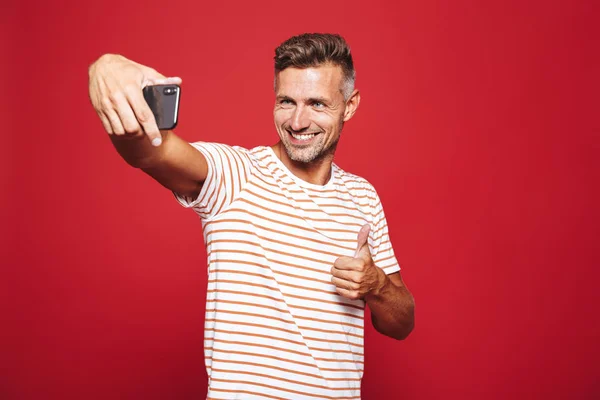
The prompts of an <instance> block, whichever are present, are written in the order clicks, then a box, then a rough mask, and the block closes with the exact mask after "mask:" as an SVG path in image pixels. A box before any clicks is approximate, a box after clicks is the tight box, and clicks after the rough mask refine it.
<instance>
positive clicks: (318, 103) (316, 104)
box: [313, 101, 325, 108]
mask: <svg viewBox="0 0 600 400" xmlns="http://www.w3.org/2000/svg"><path fill="white" fill-rule="evenodd" d="M313 107H315V108H323V107H325V104H323V103H321V102H320V101H315V102H314V103H313Z"/></svg>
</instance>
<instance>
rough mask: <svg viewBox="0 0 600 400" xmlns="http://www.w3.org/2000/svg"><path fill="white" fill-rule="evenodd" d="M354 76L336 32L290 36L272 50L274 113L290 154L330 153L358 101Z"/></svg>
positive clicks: (308, 157) (304, 158) (305, 158)
mask: <svg viewBox="0 0 600 400" xmlns="http://www.w3.org/2000/svg"><path fill="white" fill-rule="evenodd" d="M354 80H355V72H354V66H353V62H352V56H351V54H350V48H349V47H348V45H347V43H346V41H345V40H344V39H343V38H342V37H341V36H339V35H332V34H303V35H299V36H294V37H292V38H290V39H288V40H286V41H285V42H283V43H282V44H281V45H280V46H279V47H278V48H277V49H276V50H275V96H276V102H275V109H274V118H275V125H276V127H277V130H278V132H279V136H280V138H281V141H282V143H283V144H284V146H285V149H286V152H287V155H288V157H289V158H290V159H292V160H294V161H298V162H305V163H309V162H312V161H315V160H319V159H322V158H324V157H326V156H328V155H330V156H331V157H333V153H334V151H335V148H336V145H337V142H338V140H339V136H340V133H341V131H342V127H343V125H344V122H345V121H348V120H349V119H350V118H352V115H353V114H354V112H355V111H356V108H357V107H358V103H359V101H360V95H359V93H358V91H356V90H354Z"/></svg>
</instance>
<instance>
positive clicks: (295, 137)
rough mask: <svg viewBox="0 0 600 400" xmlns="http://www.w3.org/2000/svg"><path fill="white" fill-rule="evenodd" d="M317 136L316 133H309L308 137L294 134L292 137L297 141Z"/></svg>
mask: <svg viewBox="0 0 600 400" xmlns="http://www.w3.org/2000/svg"><path fill="white" fill-rule="evenodd" d="M314 136H315V133H309V134H308V135H298V134H296V133H292V137H293V138H294V139H297V140H308V139H310V138H312V137H314Z"/></svg>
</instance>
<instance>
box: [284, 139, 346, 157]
mask: <svg viewBox="0 0 600 400" xmlns="http://www.w3.org/2000/svg"><path fill="white" fill-rule="evenodd" d="M320 135H323V133H320V134H319V135H317V137H315V139H317V141H316V143H313V144H310V145H307V146H297V145H294V144H292V143H290V141H289V139H287V138H286V139H285V140H282V142H283V146H284V147H285V152H286V153H287V155H288V157H289V158H290V160H292V161H296V162H302V163H310V162H313V161H318V160H321V159H323V158H325V157H326V156H327V155H329V154H332V153H333V152H334V151H335V148H336V147H337V143H338V141H339V136H338V138H337V139H336V141H335V142H333V143H331V144H330V145H329V146H326V145H325V142H324V138H321V137H319V136H320ZM313 140H314V139H313Z"/></svg>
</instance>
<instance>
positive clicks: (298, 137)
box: [288, 130, 318, 142]
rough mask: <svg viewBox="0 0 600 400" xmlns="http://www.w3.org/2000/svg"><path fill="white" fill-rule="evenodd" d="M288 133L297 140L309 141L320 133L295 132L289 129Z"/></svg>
mask: <svg viewBox="0 0 600 400" xmlns="http://www.w3.org/2000/svg"><path fill="white" fill-rule="evenodd" d="M288 133H289V134H290V136H291V137H292V138H294V139H295V141H299V142H308V141H309V140H311V139H312V138H314V137H315V136H317V135H318V133H294V132H291V131H289V130H288Z"/></svg>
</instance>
